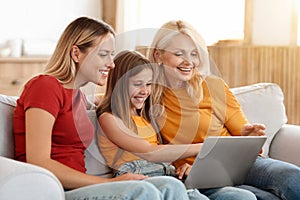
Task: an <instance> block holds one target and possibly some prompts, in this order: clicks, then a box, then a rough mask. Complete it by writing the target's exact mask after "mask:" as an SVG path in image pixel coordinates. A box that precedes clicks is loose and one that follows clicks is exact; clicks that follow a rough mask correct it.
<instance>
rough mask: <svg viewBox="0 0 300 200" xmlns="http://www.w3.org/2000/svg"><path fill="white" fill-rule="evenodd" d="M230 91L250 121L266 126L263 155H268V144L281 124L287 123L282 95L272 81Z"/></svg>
mask: <svg viewBox="0 0 300 200" xmlns="http://www.w3.org/2000/svg"><path fill="white" fill-rule="evenodd" d="M231 91H232V92H233V93H234V95H235V96H236V98H237V100H238V101H239V103H240V104H241V107H242V109H243V111H244V113H245V115H246V117H247V119H248V120H249V122H250V123H263V124H265V126H266V135H267V141H266V143H265V145H264V146H263V155H264V156H268V155H269V146H270V144H271V142H272V140H273V138H274V136H275V134H276V133H277V131H278V130H279V129H280V128H281V127H282V125H283V124H285V123H287V116H286V111H285V106H284V95H283V92H282V90H281V88H280V87H279V86H278V85H277V84H274V83H257V84H253V85H247V86H243V87H237V88H232V89H231Z"/></svg>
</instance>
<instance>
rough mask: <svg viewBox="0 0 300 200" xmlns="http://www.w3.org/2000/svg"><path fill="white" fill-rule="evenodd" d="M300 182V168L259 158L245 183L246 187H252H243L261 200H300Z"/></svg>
mask: <svg viewBox="0 0 300 200" xmlns="http://www.w3.org/2000/svg"><path fill="white" fill-rule="evenodd" d="M299 180H300V168H299V167H298V166H296V165H293V164H290V163H287V162H283V161H279V160H275V159H271V158H262V157H258V158H257V159H256V162H255V163H254V166H253V167H252V168H251V169H250V172H249V175H248V177H247V180H246V182H245V185H248V186H250V187H248V188H247V186H241V187H242V188H245V189H248V190H250V191H252V192H253V193H255V194H256V196H257V199H259V200H274V199H276V198H277V199H283V200H294V199H300V182H299ZM251 186H252V187H251ZM258 188H259V189H261V190H259V189H258ZM265 191H268V193H266V192H265ZM275 195H276V196H277V197H276V196H275Z"/></svg>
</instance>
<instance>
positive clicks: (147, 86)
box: [140, 85, 151, 95]
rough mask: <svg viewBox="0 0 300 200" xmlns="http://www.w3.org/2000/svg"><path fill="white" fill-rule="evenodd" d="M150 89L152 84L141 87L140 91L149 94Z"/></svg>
mask: <svg viewBox="0 0 300 200" xmlns="http://www.w3.org/2000/svg"><path fill="white" fill-rule="evenodd" d="M150 90H151V86H149V85H144V86H142V87H141V90H140V93H141V94H143V95H144V94H149V93H150Z"/></svg>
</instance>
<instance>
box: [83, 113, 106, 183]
mask: <svg viewBox="0 0 300 200" xmlns="http://www.w3.org/2000/svg"><path fill="white" fill-rule="evenodd" d="M87 114H88V116H89V118H90V120H91V122H92V123H93V125H94V127H95V135H94V139H93V141H92V143H91V144H90V146H89V147H88V148H87V149H86V151H85V167H86V170H87V171H86V173H88V174H91V175H96V176H102V177H112V170H111V168H109V167H108V166H107V165H106V162H105V159H104V157H103V156H102V154H101V152H100V150H99V148H98V145H97V139H98V137H97V136H98V134H97V133H98V131H99V129H100V125H99V123H98V119H97V116H96V111H95V110H88V111H87Z"/></svg>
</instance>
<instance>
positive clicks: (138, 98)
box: [134, 97, 147, 103]
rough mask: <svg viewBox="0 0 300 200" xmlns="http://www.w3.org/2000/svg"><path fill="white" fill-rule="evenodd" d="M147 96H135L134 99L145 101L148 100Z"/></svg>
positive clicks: (140, 101)
mask: <svg viewBox="0 0 300 200" xmlns="http://www.w3.org/2000/svg"><path fill="white" fill-rule="evenodd" d="M146 98H147V97H134V99H135V100H136V101H137V102H139V103H143V102H144V101H145V100H146Z"/></svg>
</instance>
